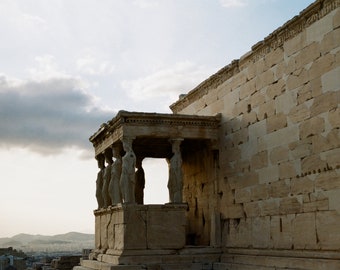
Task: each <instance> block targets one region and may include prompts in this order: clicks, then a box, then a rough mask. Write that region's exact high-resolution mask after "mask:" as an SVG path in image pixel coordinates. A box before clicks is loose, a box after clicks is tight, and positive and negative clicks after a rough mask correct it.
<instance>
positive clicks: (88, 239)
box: [0, 232, 94, 252]
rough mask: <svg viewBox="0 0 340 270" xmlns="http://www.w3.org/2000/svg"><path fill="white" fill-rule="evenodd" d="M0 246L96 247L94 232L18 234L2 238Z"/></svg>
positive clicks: (57, 249)
mask: <svg viewBox="0 0 340 270" xmlns="http://www.w3.org/2000/svg"><path fill="white" fill-rule="evenodd" d="M0 247H2V248H7V247H13V248H15V249H19V250H23V251H26V252H27V251H34V252H38V251H44V252H46V251H48V252H61V251H79V252H81V250H82V249H83V248H93V247H94V234H85V233H78V232H69V233H65V234H58V235H52V236H47V235H39V234H38V235H31V234H24V233H21V234H18V235H15V236H13V237H10V238H9V237H6V238H0Z"/></svg>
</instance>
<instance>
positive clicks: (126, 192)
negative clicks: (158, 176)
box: [120, 137, 136, 203]
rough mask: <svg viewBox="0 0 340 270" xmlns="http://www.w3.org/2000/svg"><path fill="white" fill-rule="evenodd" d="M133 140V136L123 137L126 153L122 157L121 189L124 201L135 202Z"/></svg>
mask: <svg viewBox="0 0 340 270" xmlns="http://www.w3.org/2000/svg"><path fill="white" fill-rule="evenodd" d="M132 141H133V139H132V138H127V137H123V138H122V143H123V148H124V151H125V155H124V156H123V159H122V174H121V177H120V189H121V192H122V199H123V202H124V203H135V167H136V155H135V153H134V152H133V150H132Z"/></svg>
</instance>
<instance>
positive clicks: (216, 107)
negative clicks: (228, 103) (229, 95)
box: [209, 100, 224, 115]
mask: <svg viewBox="0 0 340 270" xmlns="http://www.w3.org/2000/svg"><path fill="white" fill-rule="evenodd" d="M209 106H210V111H211V114H212V115H215V114H218V113H220V112H223V111H224V101H223V100H217V101H215V102H214V103H211V104H210V105H209Z"/></svg>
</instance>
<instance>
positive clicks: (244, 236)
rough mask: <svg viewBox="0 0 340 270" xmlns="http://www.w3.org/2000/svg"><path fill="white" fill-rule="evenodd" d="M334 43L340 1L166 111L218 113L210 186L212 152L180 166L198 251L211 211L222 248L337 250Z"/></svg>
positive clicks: (339, 168)
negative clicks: (216, 151)
mask: <svg viewBox="0 0 340 270" xmlns="http://www.w3.org/2000/svg"><path fill="white" fill-rule="evenodd" d="M339 40H340V10H339V1H317V2H316V3H314V5H312V6H311V7H309V8H308V9H307V10H304V11H303V12H302V13H301V14H300V16H299V17H296V18H294V19H292V20H291V21H289V22H288V23H286V24H285V25H284V26H282V27H281V28H279V29H278V30H276V31H275V32H273V33H272V34H271V35H269V36H268V37H267V38H266V39H264V41H262V42H259V43H258V44H256V45H254V46H253V47H252V51H250V52H249V53H247V54H245V55H244V56H242V57H241V59H239V60H236V61H233V62H232V63H231V64H230V65H229V66H227V67H225V68H223V69H222V70H220V71H219V72H218V73H216V74H215V75H213V76H212V77H210V78H209V79H207V80H206V81H205V82H203V83H202V84H200V85H199V86H198V87H197V88H196V89H194V90H193V91H191V92H189V94H188V95H186V96H185V97H184V98H182V99H181V100H179V101H178V102H177V103H175V104H173V105H172V106H171V108H172V110H173V111H174V113H182V114H197V115H214V114H216V113H222V132H221V135H220V141H221V142H220V147H219V160H218V163H219V164H218V166H219V170H218V176H217V183H215V180H214V177H215V176H213V177H212V178H211V175H214V168H215V167H214V165H213V164H210V165H206V164H205V161H204V159H205V157H209V155H212V152H208V153H204V151H203V152H200V153H197V155H196V156H195V157H191V158H189V157H188V158H187V159H186V162H187V161H189V163H186V164H187V165H186V167H184V175H186V180H185V183H184V187H185V190H184V197H185V198H184V201H188V202H189V205H190V207H191V212H189V215H188V216H189V220H190V221H189V222H190V224H191V227H195V226H196V227H197V228H196V229H195V230H194V231H196V232H200V233H201V239H203V240H201V241H202V243H204V244H206V243H207V242H209V231H210V233H211V231H212V228H210V227H209V226H210V224H211V221H212V217H213V216H214V211H215V210H216V209H217V210H218V211H217V212H218V213H219V214H220V216H221V224H219V225H218V226H220V228H221V233H220V235H221V241H222V245H223V246H225V247H229V248H258V249H286V250H321V251H322V250H328V251H329V250H333V251H335V250H339V249H340V226H339V224H340V148H339V146H340V135H339V134H340V132H339V129H340V108H339V103H340V102H339V101H340V80H339V78H340V67H339V63H340V48H339ZM209 159H210V160H213V157H209ZM190 164H191V165H192V166H190ZM204 226H207V229H206V228H204ZM218 226H217V227H216V228H217V229H218ZM216 228H214V230H216ZM212 233H213V234H214V235H215V236H216V235H218V233H216V232H212ZM197 239H200V238H196V241H199V240H197ZM210 240H212V239H210Z"/></svg>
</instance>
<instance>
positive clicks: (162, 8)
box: [0, 0, 313, 237]
mask: <svg viewBox="0 0 340 270" xmlns="http://www.w3.org/2000/svg"><path fill="white" fill-rule="evenodd" d="M312 2H313V1H312V0H298V1H297V0H102V1H96V0H49V1H46V0H1V1H0V33H1V43H0V59H1V61H0V164H1V165H0V168H1V169H0V184H1V187H0V237H10V236H13V235H15V234H18V233H30V234H47V235H53V234H59V233H66V232H69V231H79V232H84V233H94V218H93V212H92V211H93V209H95V208H96V206H97V203H96V199H95V181H96V176H97V170H98V168H97V163H96V161H95V159H94V158H93V155H94V151H93V149H92V145H91V144H90V142H89V141H88V138H89V137H90V136H91V135H92V134H93V133H94V132H95V131H96V130H97V129H98V128H99V126H100V125H101V123H103V122H106V121H107V120H109V119H111V118H112V117H114V115H115V113H116V112H117V111H118V110H128V111H146V112H165V113H170V109H169V105H170V104H172V103H173V102H175V101H176V100H177V98H178V95H179V94H181V93H187V92H188V91H190V90H191V89H193V88H194V87H195V86H196V85H198V84H199V83H200V82H201V81H202V80H204V79H206V78H208V77H209V76H210V75H212V74H213V73H215V72H217V71H218V70H219V69H220V68H222V67H223V66H225V65H227V64H229V63H230V62H231V61H232V60H233V59H238V58H240V57H241V56H242V55H243V54H245V53H246V52H248V51H249V50H250V48H251V46H252V45H254V44H255V43H257V42H258V41H260V40H262V39H263V38H265V37H266V36H267V35H268V34H270V33H271V32H273V31H274V30H275V29H276V28H278V27H280V26H281V25H283V24H284V23H285V22H286V21H288V20H289V19H291V18H293V17H294V16H295V15H297V14H298V13H299V12H300V11H301V10H303V9H304V8H305V7H307V6H308V5H309V4H311V3H312ZM143 166H144V167H145V170H146V190H145V193H146V194H145V201H146V203H163V202H166V201H167V199H168V195H167V190H166V181H167V173H166V170H167V168H166V165H165V163H164V162H162V163H158V162H155V161H152V160H146V161H145V162H144V163H143Z"/></svg>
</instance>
